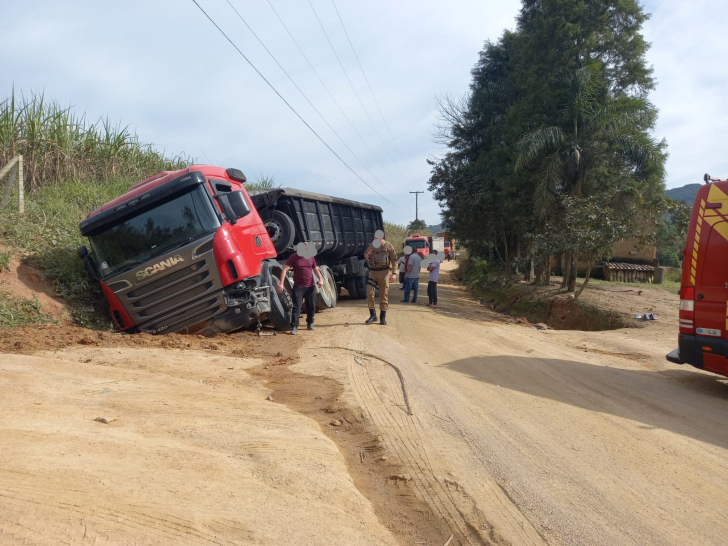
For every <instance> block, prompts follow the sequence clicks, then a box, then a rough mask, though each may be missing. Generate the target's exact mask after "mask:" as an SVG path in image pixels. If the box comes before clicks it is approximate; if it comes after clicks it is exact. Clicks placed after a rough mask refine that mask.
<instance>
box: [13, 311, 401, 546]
mask: <svg viewBox="0 0 728 546" xmlns="http://www.w3.org/2000/svg"><path fill="white" fill-rule="evenodd" d="M298 345H299V342H298V340H297V339H296V338H293V337H291V336H280V335H279V336H275V337H272V336H271V337H256V336H254V335H253V334H251V333H247V332H243V333H239V334H235V335H232V336H220V337H217V338H213V339H207V338H200V337H191V336H175V335H171V336H169V335H168V336H160V337H153V336H145V335H137V336H127V335H122V334H114V333H110V332H94V331H90V330H85V329H82V328H76V327H70V326H62V325H51V326H41V327H23V328H16V329H5V330H3V338H2V341H1V342H0V353H2V354H1V355H0V391H1V392H2V393H3V395H2V397H0V445H2V446H3V448H2V450H0V514H2V517H1V518H0V543H3V544H4V543H8V542H9V543H13V544H14V543H38V542H42V541H43V540H46V541H49V543H73V544H85V543H88V544H93V543H96V542H98V541H107V542H110V543H115V544H127V543H128V544H131V543H135V544H136V543H147V544H151V543H160V544H170V543H175V544H306V545H308V544H336V543H338V544H343V543H345V544H362V545H364V544H367V545H368V544H396V540H395V538H394V536H393V535H392V534H391V533H390V531H388V530H387V529H386V528H384V527H383V526H382V525H381V524H380V522H379V521H378V519H377V517H376V515H375V514H374V511H373V510H372V506H371V504H370V502H369V501H368V500H367V499H366V498H364V497H363V496H362V494H361V493H360V492H359V491H358V490H357V488H356V487H355V485H354V484H353V482H352V480H351V478H350V477H349V474H348V472H347V469H346V466H345V459H344V457H342V455H341V453H340V452H339V449H338V448H337V446H336V444H335V443H334V442H332V441H331V440H330V439H329V438H328V437H327V436H326V435H325V434H323V433H322V431H321V428H320V427H319V425H318V424H317V423H316V422H315V421H314V420H311V419H309V418H307V417H305V416H303V415H301V414H300V413H297V412H296V411H293V410H291V409H289V408H288V407H286V405H284V404H281V403H280V401H279V400H277V397H275V396H274V397H272V400H268V399H267V397H268V396H270V394H271V390H270V389H269V388H268V387H267V386H266V383H265V381H264V379H263V377H261V375H260V374H259V373H252V372H251V370H252V369H253V368H256V367H257V368H260V369H261V370H263V369H265V367H266V366H267V367H268V368H271V367H276V366H280V365H283V364H286V363H290V362H292V361H295V360H296V359H297V356H296V353H297V348H298ZM301 395H302V396H303V397H304V399H305V393H301ZM326 403H327V404H329V405H331V404H334V403H335V401H333V400H327V401H326ZM23 541H25V542H23Z"/></svg>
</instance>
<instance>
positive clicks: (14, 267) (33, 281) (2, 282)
mask: <svg viewBox="0 0 728 546" xmlns="http://www.w3.org/2000/svg"><path fill="white" fill-rule="evenodd" d="M0 292H6V293H7V294H9V295H11V296H12V297H14V298H18V299H23V300H32V299H33V298H38V301H39V302H40V304H41V306H42V309H43V313H45V314H46V315H50V316H51V317H53V318H55V319H57V320H61V321H67V320H69V318H70V312H69V311H68V309H67V308H66V306H65V304H64V303H63V302H62V301H60V300H58V299H57V298H55V297H54V291H53V284H52V283H51V282H50V280H48V279H47V278H46V276H45V274H44V273H43V271H42V270H41V269H38V268H37V267H33V266H31V265H28V264H24V263H21V262H19V261H18V260H17V259H15V258H14V259H12V260H11V261H10V264H9V266H8V269H6V270H0Z"/></svg>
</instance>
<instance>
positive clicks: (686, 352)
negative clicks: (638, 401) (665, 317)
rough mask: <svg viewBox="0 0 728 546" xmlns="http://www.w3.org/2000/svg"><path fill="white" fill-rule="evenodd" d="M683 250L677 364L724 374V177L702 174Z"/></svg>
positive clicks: (727, 242)
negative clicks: (703, 181)
mask: <svg viewBox="0 0 728 546" xmlns="http://www.w3.org/2000/svg"><path fill="white" fill-rule="evenodd" d="M704 180H705V182H707V184H706V185H704V186H702V187H701V188H700V190H699V191H698V195H697V196H696V197H695V203H694V204H693V211H692V214H691V216H690V226H689V228H688V235H687V241H686V244H685V249H684V250H683V270H682V282H681V287H680V319H679V321H680V322H679V334H678V348H677V349H675V350H674V351H672V352H670V353H669V354H668V355H667V360H669V361H670V362H674V363H676V364H690V365H692V366H695V367H696V368H700V369H703V370H707V371H710V372H714V373H717V374H721V375H728V367H727V366H726V357H728V180H718V179H714V178H711V177H710V176H709V175H707V174H706V175H705V177H704Z"/></svg>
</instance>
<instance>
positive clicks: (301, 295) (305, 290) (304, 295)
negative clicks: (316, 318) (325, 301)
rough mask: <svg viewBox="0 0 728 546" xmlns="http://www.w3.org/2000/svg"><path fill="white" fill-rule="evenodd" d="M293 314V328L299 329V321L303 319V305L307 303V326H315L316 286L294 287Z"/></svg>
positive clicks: (292, 296)
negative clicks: (304, 302)
mask: <svg viewBox="0 0 728 546" xmlns="http://www.w3.org/2000/svg"><path fill="white" fill-rule="evenodd" d="M291 298H292V299H293V314H292V316H291V328H293V327H294V326H295V327H296V328H298V321H299V320H300V319H301V305H302V304H303V301H304V300H305V301H306V324H313V315H314V313H315V312H316V287H315V286H294V287H293V293H292V294H291Z"/></svg>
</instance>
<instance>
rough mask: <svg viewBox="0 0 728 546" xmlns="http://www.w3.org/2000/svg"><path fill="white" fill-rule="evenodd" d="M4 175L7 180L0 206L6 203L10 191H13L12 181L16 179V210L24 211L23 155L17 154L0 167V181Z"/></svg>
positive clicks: (21, 212) (2, 206)
mask: <svg viewBox="0 0 728 546" xmlns="http://www.w3.org/2000/svg"><path fill="white" fill-rule="evenodd" d="M5 176H7V177H8V181H7V182H6V183H5V191H4V192H3V196H2V199H0V208H4V207H5V205H7V204H8V200H9V199H10V193H11V192H12V191H13V183H14V182H15V180H16V179H17V180H18V211H19V212H20V214H23V213H24V212H25V195H24V190H25V183H24V180H23V156H22V155H17V156H15V157H14V158H13V159H11V160H10V161H9V162H8V164H7V165H5V167H3V168H2V169H0V181H2V179H3V178H5Z"/></svg>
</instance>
